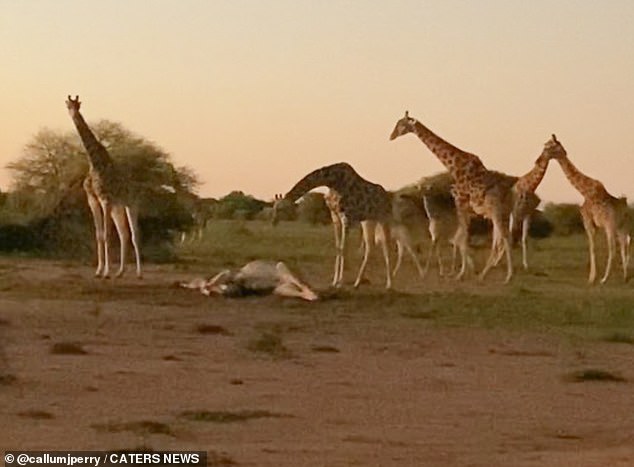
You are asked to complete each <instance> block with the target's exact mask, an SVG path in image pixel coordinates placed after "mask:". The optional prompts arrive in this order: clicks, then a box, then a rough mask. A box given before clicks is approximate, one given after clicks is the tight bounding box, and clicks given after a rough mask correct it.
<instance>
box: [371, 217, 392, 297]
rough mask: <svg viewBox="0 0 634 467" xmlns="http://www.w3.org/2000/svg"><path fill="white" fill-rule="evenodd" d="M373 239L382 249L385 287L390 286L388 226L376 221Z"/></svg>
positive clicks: (389, 287)
mask: <svg viewBox="0 0 634 467" xmlns="http://www.w3.org/2000/svg"><path fill="white" fill-rule="evenodd" d="M374 238H375V241H378V243H379V244H380V245H381V250H382V251H383V260H384V261H385V277H386V279H385V288H386V289H388V290H389V289H391V288H392V269H391V268H390V249H389V245H390V228H389V227H388V226H387V225H385V224H383V223H378V224H377V226H376V227H375V236H374Z"/></svg>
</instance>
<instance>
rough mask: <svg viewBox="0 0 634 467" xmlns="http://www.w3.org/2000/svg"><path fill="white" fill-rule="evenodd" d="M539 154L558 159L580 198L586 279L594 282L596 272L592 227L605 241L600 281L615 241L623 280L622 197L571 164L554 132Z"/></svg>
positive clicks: (626, 257) (626, 244)
mask: <svg viewBox="0 0 634 467" xmlns="http://www.w3.org/2000/svg"><path fill="white" fill-rule="evenodd" d="M543 154H545V155H547V156H548V157H551V158H553V159H556V160H557V162H559V165H560V166H561V168H562V170H563V172H564V174H565V175H566V178H567V179H568V181H570V183H571V184H572V186H573V187H575V189H576V190H577V191H578V192H579V193H581V195H582V196H583V198H584V202H583V205H582V206H581V217H582V218H583V226H584V227H585V230H586V234H587V236H588V248H589V252H590V275H589V276H588V282H589V283H590V284H592V283H594V281H595V280H596V275H597V266H596V256H595V242H594V239H595V234H596V229H597V228H598V229H603V230H604V231H605V236H606V240H607V244H608V260H607V263H606V266H605V273H604V274H603V277H602V278H601V283H602V284H603V283H605V282H606V281H607V280H608V277H609V276H610V270H611V269H612V260H613V257H614V253H615V250H616V243H617V242H618V243H619V247H620V251H621V265H622V267H623V280H624V281H627V268H628V264H629V261H630V243H631V235H630V232H629V230H628V226H627V222H628V218H627V216H628V212H627V211H628V207H627V199H626V198H625V197H621V198H616V197H614V196H612V195H611V194H610V193H608V191H607V190H606V189H605V187H604V186H603V183H601V182H600V181H598V180H595V179H593V178H590V177H588V176H587V175H585V174H584V173H582V172H581V171H580V170H579V169H577V167H575V166H574V164H573V163H572V162H570V159H568V154H567V153H566V150H565V149H564V147H563V146H562V144H561V143H560V142H559V141H558V140H557V137H556V136H555V135H552V138H551V139H550V140H548V141H547V142H546V144H545V146H544V152H543Z"/></svg>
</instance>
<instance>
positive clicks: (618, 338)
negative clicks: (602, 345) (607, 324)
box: [603, 332, 634, 344]
mask: <svg viewBox="0 0 634 467" xmlns="http://www.w3.org/2000/svg"><path fill="white" fill-rule="evenodd" d="M603 340H604V341H605V342H615V343H618V344H634V337H632V335H631V334H626V333H623V332H613V333H612V334H608V335H606V336H604V337H603Z"/></svg>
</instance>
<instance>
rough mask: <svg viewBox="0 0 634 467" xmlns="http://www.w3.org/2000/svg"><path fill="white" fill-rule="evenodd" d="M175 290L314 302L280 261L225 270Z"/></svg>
mask: <svg viewBox="0 0 634 467" xmlns="http://www.w3.org/2000/svg"><path fill="white" fill-rule="evenodd" d="M178 286H179V287H183V288H186V289H198V290H200V292H201V293H202V294H204V295H207V296H210V295H212V294H218V295H222V296H227V297H244V296H247V295H267V294H273V295H279V296H281V297H293V298H301V299H303V300H307V301H310V302H312V301H315V300H317V299H318V298H319V296H318V295H317V293H316V292H315V291H314V290H312V289H311V288H310V286H309V285H307V284H306V283H304V282H303V281H302V280H301V279H299V278H298V277H297V276H296V275H295V274H293V273H292V272H291V271H290V269H289V268H288V266H286V264H284V263H283V262H281V261H278V262H275V261H263V260H256V261H251V262H250V263H247V264H245V265H244V266H242V267H241V268H240V269H235V270H231V269H225V270H224V271H221V272H219V273H218V274H216V275H215V276H213V277H211V278H209V279H203V278H196V279H192V280H190V281H184V282H178Z"/></svg>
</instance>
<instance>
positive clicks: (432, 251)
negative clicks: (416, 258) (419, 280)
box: [423, 238, 440, 276]
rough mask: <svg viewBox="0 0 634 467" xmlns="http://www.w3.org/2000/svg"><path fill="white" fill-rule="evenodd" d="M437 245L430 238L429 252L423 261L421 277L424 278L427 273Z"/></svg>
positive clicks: (434, 240)
mask: <svg viewBox="0 0 634 467" xmlns="http://www.w3.org/2000/svg"><path fill="white" fill-rule="evenodd" d="M437 244H438V242H437V241H436V239H434V238H432V239H431V245H430V246H429V252H428V253H427V259H426V260H425V267H424V268H423V276H426V275H427V272H428V271H429V266H430V265H431V260H432V258H433V257H434V252H435V250H436V245H437ZM439 273H440V272H439Z"/></svg>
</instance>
